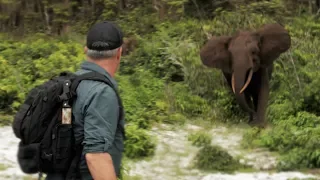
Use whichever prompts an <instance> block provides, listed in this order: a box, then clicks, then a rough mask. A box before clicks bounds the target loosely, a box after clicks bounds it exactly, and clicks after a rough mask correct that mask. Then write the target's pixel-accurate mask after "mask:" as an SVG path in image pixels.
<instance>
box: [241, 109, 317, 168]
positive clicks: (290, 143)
mask: <svg viewBox="0 0 320 180" xmlns="http://www.w3.org/2000/svg"><path fill="white" fill-rule="evenodd" d="M319 125H320V117H318V116H316V115H314V114H311V113H308V112H298V113H297V115H296V116H293V115H291V116H289V117H288V118H287V119H283V120H281V121H279V122H277V124H276V125H275V126H274V127H273V128H272V129H268V130H264V131H257V130H256V129H255V130H251V131H249V132H248V133H247V134H246V135H245V137H244V138H245V141H246V143H245V144H246V145H248V146H262V147H267V148H269V149H270V150H271V151H277V152H279V153H280V155H282V156H281V158H280V161H279V164H278V168H279V169H281V170H292V169H301V168H319V167H320V152H319V149H320V143H319V142H320V128H319ZM254 136H255V137H254ZM250 137H253V138H250ZM253 140H254V141H253Z"/></svg>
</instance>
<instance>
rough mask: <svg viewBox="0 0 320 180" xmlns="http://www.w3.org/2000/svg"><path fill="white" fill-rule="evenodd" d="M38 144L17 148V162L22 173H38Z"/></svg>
mask: <svg viewBox="0 0 320 180" xmlns="http://www.w3.org/2000/svg"><path fill="white" fill-rule="evenodd" d="M39 157H40V143H34V144H29V145H23V144H22V143H21V142H20V143H19V147H18V161H19V165H20V168H21V170H22V171H23V172H24V173H27V174H30V173H37V172H38V171H39Z"/></svg>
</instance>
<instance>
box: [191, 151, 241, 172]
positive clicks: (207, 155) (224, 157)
mask: <svg viewBox="0 0 320 180" xmlns="http://www.w3.org/2000/svg"><path fill="white" fill-rule="evenodd" d="M194 160H195V167H196V168H198V169H201V170H204V171H223V172H233V171H235V170H237V169H239V168H242V167H244V166H243V165H241V164H240V162H239V160H237V159H235V158H233V157H232V156H231V155H230V154H229V153H228V152H227V151H226V150H224V149H222V148H221V147H220V146H212V145H207V146H203V147H202V148H201V149H200V151H199V152H198V153H197V155H196V156H195V159H194Z"/></svg>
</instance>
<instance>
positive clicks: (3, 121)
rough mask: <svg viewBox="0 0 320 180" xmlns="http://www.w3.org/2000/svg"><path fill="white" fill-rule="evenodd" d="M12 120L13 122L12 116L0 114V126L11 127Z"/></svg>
mask: <svg viewBox="0 0 320 180" xmlns="http://www.w3.org/2000/svg"><path fill="white" fill-rule="evenodd" d="M12 120H13V116H12V115H8V114H3V113H0V126H8V125H11V122H12Z"/></svg>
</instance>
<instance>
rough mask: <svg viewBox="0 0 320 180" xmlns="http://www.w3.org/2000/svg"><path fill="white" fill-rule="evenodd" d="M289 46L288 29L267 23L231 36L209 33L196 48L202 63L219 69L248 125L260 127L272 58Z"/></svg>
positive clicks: (265, 106) (266, 96)
mask: <svg viewBox="0 0 320 180" xmlns="http://www.w3.org/2000/svg"><path fill="white" fill-rule="evenodd" d="M290 46H291V36H290V34H289V32H288V30H286V29H285V28H284V27H283V26H282V25H280V24H278V23H269V24H265V25H263V26H261V27H260V28H257V29H255V30H243V31H238V32H237V33H235V34H234V35H221V36H212V37H211V38H210V39H209V40H208V41H207V42H205V44H204V45H203V46H202V48H201V49H200V59H201V62H202V64H203V65H204V66H206V67H208V68H216V69H220V70H221V71H222V73H223V75H224V77H225V79H226V81H227V83H228V85H229V87H230V90H231V91H232V92H233V94H234V96H235V98H236V101H237V103H238V104H239V105H240V107H241V108H242V109H243V110H244V112H246V113H248V114H249V125H251V126H256V127H262V128H263V127H265V126H266V120H265V119H266V117H265V116H266V110H267V106H268V99H269V91H270V89H269V81H270V80H271V76H272V72H273V68H274V61H275V60H276V59H278V58H279V56H280V55H281V54H282V53H284V52H286V51H287V50H289V48H290Z"/></svg>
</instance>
